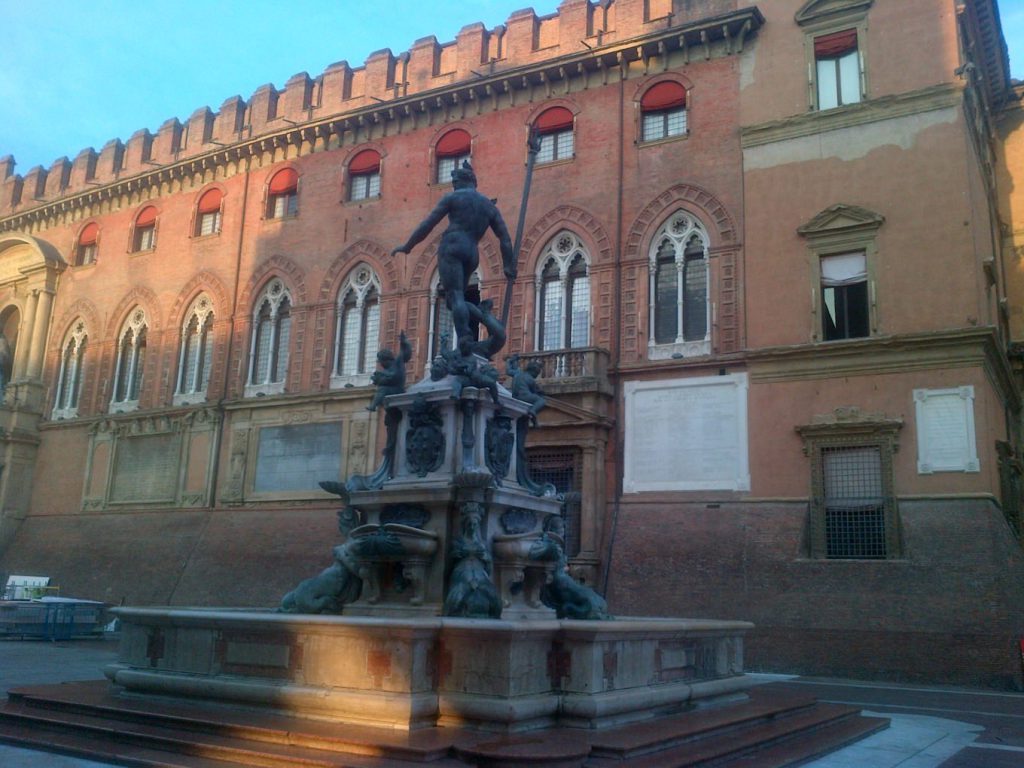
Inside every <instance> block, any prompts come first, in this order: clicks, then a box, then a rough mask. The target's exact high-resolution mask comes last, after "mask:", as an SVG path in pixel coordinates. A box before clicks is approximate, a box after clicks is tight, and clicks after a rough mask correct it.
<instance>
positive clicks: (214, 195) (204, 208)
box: [199, 189, 223, 213]
mask: <svg viewBox="0 0 1024 768" xmlns="http://www.w3.org/2000/svg"><path fill="white" fill-rule="evenodd" d="M222 197H223V195H222V194H221V191H220V190H219V189H211V190H209V191H208V192H206V193H204V194H203V196H202V197H200V198H199V212H200V213H216V212H217V211H219V210H220V201H221V199H222Z"/></svg>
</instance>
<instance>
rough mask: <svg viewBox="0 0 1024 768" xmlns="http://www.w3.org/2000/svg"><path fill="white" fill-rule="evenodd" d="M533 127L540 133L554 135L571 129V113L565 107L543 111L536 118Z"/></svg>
mask: <svg viewBox="0 0 1024 768" xmlns="http://www.w3.org/2000/svg"><path fill="white" fill-rule="evenodd" d="M534 127H535V128H536V129H537V130H538V131H539V132H540V133H554V132H555V131H563V130H565V129H566V128H572V112H570V111H569V110H568V109H566V108H565V107H552V108H551V109H545V110H544V111H543V112H542V113H541V115H540V117H538V118H537V121H536V122H535V123H534Z"/></svg>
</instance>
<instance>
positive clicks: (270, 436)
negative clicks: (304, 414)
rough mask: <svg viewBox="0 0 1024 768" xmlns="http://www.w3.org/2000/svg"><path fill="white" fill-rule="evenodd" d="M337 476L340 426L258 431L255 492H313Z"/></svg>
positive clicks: (300, 425)
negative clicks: (322, 483) (323, 481)
mask: <svg viewBox="0 0 1024 768" xmlns="http://www.w3.org/2000/svg"><path fill="white" fill-rule="evenodd" d="M340 476H341V423H340V422H327V423H323V424H290V425H288V426H283V427H263V428H262V429H260V439H259V453H258V454H257V458H256V481H255V487H254V490H255V491H256V492H257V493H267V492H273V491H315V490H318V489H319V487H320V485H319V483H320V481H321V480H338V479H339V478H340Z"/></svg>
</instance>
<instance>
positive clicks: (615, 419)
mask: <svg viewBox="0 0 1024 768" xmlns="http://www.w3.org/2000/svg"><path fill="white" fill-rule="evenodd" d="M628 69H629V64H628V62H626V61H625V60H623V62H622V65H621V68H620V70H619V73H620V74H619V168H618V176H619V178H618V184H617V185H616V186H617V187H618V196H617V199H616V206H617V210H616V212H615V251H614V252H615V254H616V259H617V261H618V263H617V264H616V265H615V278H614V280H615V290H613V291H612V296H613V298H612V317H613V318H614V322H613V323H612V354H614V356H615V357H614V362H613V364H612V365H611V366H610V371H609V373H611V374H612V376H613V384H612V419H611V421H612V436H613V438H614V440H615V442H614V444H613V446H612V450H613V456H614V466H615V472H614V475H615V478H614V489H613V491H612V492H613V493H614V498H613V500H612V519H611V521H610V523H609V526H608V531H607V540H608V543H607V546H606V551H607V554H606V556H605V564H604V573H603V574H602V578H601V594H602V595H604V596H605V597H607V595H608V579H609V578H610V576H611V570H612V554H613V550H614V547H615V535H616V533H617V532H618V526H619V500H620V499H621V498H622V473H623V469H624V466H625V465H624V464H623V458H622V446H623V437H622V435H623V429H622V424H621V419H620V418H619V414H620V408H619V397H620V396H621V394H622V382H621V379H620V376H619V367H620V366H621V365H622V205H623V194H622V179H623V177H624V176H625V169H624V164H625V153H626V150H625V141H626V116H625V110H626V73H627V72H628ZM607 460H608V459H607V456H606V457H605V461H607Z"/></svg>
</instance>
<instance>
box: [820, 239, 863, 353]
mask: <svg viewBox="0 0 1024 768" xmlns="http://www.w3.org/2000/svg"><path fill="white" fill-rule="evenodd" d="M821 305H822V312H821V317H822V333H823V336H824V339H825V341H836V340H839V339H858V338H863V337H865V336H869V335H870V320H869V317H870V311H869V306H868V280H867V261H866V258H865V255H864V251H858V252H855V253H844V254H837V255H834V256H823V257H822V258H821Z"/></svg>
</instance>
